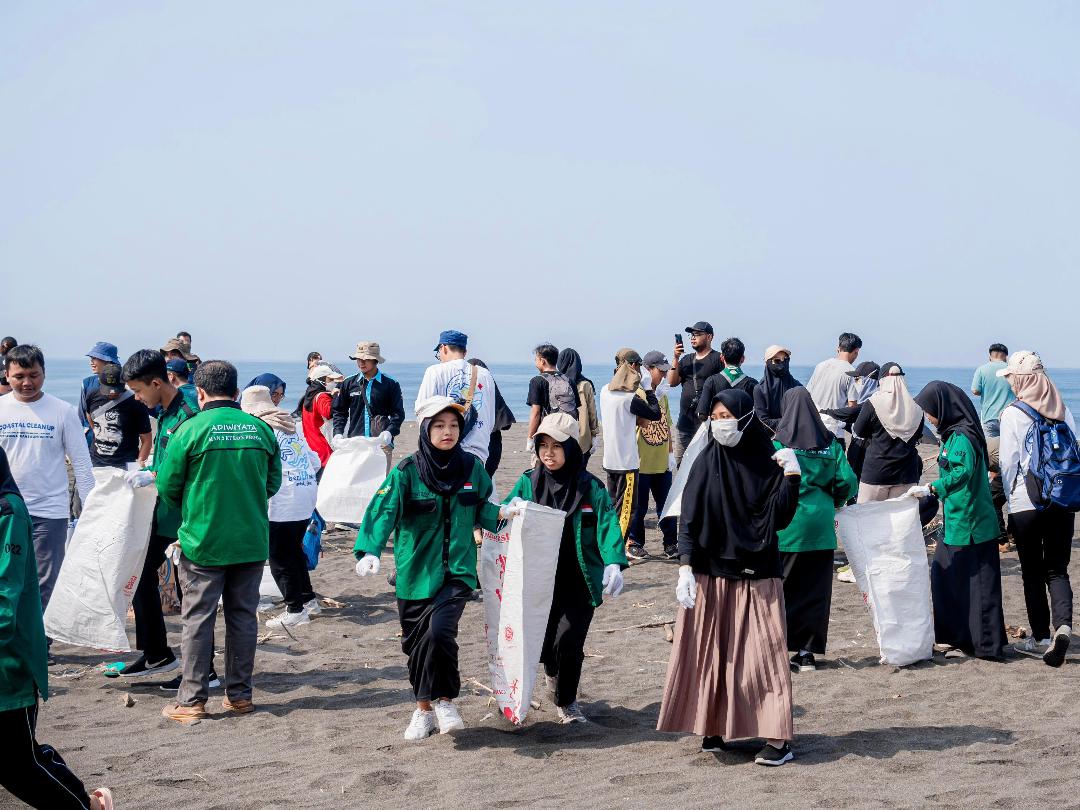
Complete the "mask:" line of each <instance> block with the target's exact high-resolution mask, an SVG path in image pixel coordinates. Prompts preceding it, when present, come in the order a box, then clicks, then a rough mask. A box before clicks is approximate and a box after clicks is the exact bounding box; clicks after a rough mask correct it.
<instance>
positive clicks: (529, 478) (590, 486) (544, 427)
mask: <svg viewBox="0 0 1080 810" xmlns="http://www.w3.org/2000/svg"><path fill="white" fill-rule="evenodd" d="M578 431H579V428H578V421H577V420H576V419H574V417H572V416H570V415H569V414H566V413H558V412H556V413H551V414H548V415H547V416H545V417H544V418H543V420H541V422H540V425H539V426H538V427H537V429H536V433H535V435H534V437H533V438H534V439H535V440H536V454H537V457H538V458H539V459H540V463H539V464H538V465H537V466H536V467H534V468H533V469H530V470H526V471H525V472H524V473H522V475H521V478H519V479H518V481H517V483H516V484H515V485H514V488H513V490H511V492H510V494H509V495H508V496H507V499H506V501H505V503H508V504H511V505H513V504H515V503H517V502H518V501H519V499H520V500H524V501H533V502H534V503H538V504H540V505H541V506H547V507H550V508H551V509H560V510H562V511H563V512H566V521H565V522H564V524H563V534H562V541H561V543H560V545H559V558H558V563H557V565H556V568H555V589H554V592H553V594H552V598H551V612H550V614H549V615H548V624H547V632H546V633H545V634H544V644H543V647H542V649H541V652H540V662H541V663H542V664H543V665H544V672H545V674H546V675H547V682H548V687H549V688H550V690H551V691H552V693H553V695H554V698H555V713H556V715H557V716H558V718H559V720H560V721H561V722H563V723H584V722H586V718H585V715H584V714H583V713H582V711H581V708H580V707H579V706H578V704H577V690H578V683H579V682H580V681H581V665H582V664H583V663H584V662H585V637H586V636H587V635H588V633H589V625H590V624H591V623H592V617H593V611H594V610H595V609H596V608H598V607H600V605H601V604H602V602H603V598H602V595H603V596H612V597H615V596H618V595H619V594H620V593H621V592H622V587H623V576H622V569H624V568H628V567H629V566H630V562H629V560H628V559H627V558H626V548H625V546H624V545H623V542H622V529H621V528H620V526H619V519H618V516H617V515H616V514H615V510H614V508H613V507H612V505H611V499H610V498H609V497H608V494H607V489H606V488H605V487H604V485H603V484H601V483H600V481H599V480H598V479H597V478H596V477H594V476H593V475H591V474H590V473H589V472H588V470H586V469H585V457H584V455H583V454H582V452H581V444H580V443H579V441H578V435H579V432H578Z"/></svg>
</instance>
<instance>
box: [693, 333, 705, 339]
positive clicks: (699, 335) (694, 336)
mask: <svg viewBox="0 0 1080 810" xmlns="http://www.w3.org/2000/svg"><path fill="white" fill-rule="evenodd" d="M705 334H707V333H705V332H691V333H690V337H692V338H696V337H704V336H705Z"/></svg>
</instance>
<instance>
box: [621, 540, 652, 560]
mask: <svg viewBox="0 0 1080 810" xmlns="http://www.w3.org/2000/svg"><path fill="white" fill-rule="evenodd" d="M626 556H627V558H628V559H629V560H630V561H631V562H633V561H635V560H636V561H637V562H641V561H642V560H647V559H649V552H647V551H646V550H645V547H644V546H642V545H640V544H638V543H627V544H626Z"/></svg>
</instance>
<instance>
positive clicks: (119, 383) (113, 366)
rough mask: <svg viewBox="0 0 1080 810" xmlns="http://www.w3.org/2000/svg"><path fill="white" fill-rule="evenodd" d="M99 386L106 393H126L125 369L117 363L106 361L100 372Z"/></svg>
mask: <svg viewBox="0 0 1080 810" xmlns="http://www.w3.org/2000/svg"><path fill="white" fill-rule="evenodd" d="M97 376H98V387H99V388H100V390H101V392H102V393H104V394H122V393H124V376H123V369H122V368H121V367H120V366H119V364H117V363H106V364H105V365H103V366H102V367H101V371H99V372H98V375H97Z"/></svg>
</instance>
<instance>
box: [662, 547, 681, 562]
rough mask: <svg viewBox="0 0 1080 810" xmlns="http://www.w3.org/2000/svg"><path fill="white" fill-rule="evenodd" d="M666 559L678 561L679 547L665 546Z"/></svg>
mask: <svg viewBox="0 0 1080 810" xmlns="http://www.w3.org/2000/svg"><path fill="white" fill-rule="evenodd" d="M664 559H665V560H677V559H679V547H678V546H677V545H676V544H675V543H671V544H670V545H666V546H664Z"/></svg>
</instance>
